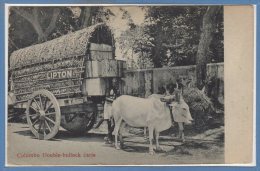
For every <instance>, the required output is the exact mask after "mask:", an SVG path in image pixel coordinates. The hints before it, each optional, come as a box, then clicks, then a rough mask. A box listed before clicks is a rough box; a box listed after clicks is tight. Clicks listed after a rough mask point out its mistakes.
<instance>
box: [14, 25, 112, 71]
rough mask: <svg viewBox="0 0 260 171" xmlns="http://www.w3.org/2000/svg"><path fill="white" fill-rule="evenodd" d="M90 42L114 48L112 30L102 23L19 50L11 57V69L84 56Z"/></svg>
mask: <svg viewBox="0 0 260 171" xmlns="http://www.w3.org/2000/svg"><path fill="white" fill-rule="evenodd" d="M100 33H101V34H100ZM90 42H91V43H98V44H101V43H104V44H107V45H111V46H112V47H114V41H113V36H112V33H111V30H110V29H109V28H108V26H107V25H105V24H103V23H100V24H96V25H93V26H90V27H87V28H85V29H82V30H79V31H76V32H73V33H70V34H67V35H64V36H61V37H59V38H57V39H53V40H51V41H47V42H44V43H41V44H36V45H33V46H30V47H26V48H23V49H19V50H17V51H15V52H13V53H12V54H11V56H10V68H11V69H14V68H19V67H23V66H27V65H31V64H36V63H41V62H45V61H49V60H53V59H63V58H68V57H73V56H82V55H85V54H86V51H87V49H88V43H90Z"/></svg>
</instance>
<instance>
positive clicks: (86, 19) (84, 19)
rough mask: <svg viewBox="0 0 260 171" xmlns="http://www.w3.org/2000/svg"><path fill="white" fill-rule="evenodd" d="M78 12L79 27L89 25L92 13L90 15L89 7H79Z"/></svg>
mask: <svg viewBox="0 0 260 171" xmlns="http://www.w3.org/2000/svg"><path fill="white" fill-rule="evenodd" d="M80 9H81V13H80V24H81V25H80V28H81V29H82V28H86V27H88V26H90V25H91V22H92V21H91V20H92V15H91V7H81V8H80Z"/></svg>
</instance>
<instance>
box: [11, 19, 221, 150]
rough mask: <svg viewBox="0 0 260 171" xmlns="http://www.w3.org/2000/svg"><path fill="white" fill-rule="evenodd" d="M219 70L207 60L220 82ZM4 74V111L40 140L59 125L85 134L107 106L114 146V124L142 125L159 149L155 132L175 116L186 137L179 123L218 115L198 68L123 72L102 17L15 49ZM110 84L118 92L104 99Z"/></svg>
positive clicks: (205, 121) (201, 123)
mask: <svg viewBox="0 0 260 171" xmlns="http://www.w3.org/2000/svg"><path fill="white" fill-rule="evenodd" d="M221 69H223V64H221V63H218V64H213V65H207V70H208V73H207V74H208V75H209V76H210V77H211V78H216V77H218V79H219V77H222V78H221V79H222V81H223V75H222V76H219V75H218V74H219V72H222V74H223V71H222V70H221ZM211 71H213V72H211ZM212 73H213V75H212ZM160 74H162V75H166V76H167V78H166V77H160ZM220 75H221V74H220ZM9 78H10V79H9V86H10V91H9V94H8V102H9V113H8V114H9V115H10V116H11V115H12V114H13V115H17V113H19V114H21V113H25V114H26V120H27V124H28V126H29V128H30V130H31V132H32V133H33V134H34V136H35V137H36V138H38V139H44V140H49V139H52V138H55V135H56V134H57V133H58V131H59V127H62V128H64V129H66V130H68V131H70V132H73V133H75V134H82V136H84V134H85V133H86V132H88V131H90V130H91V129H92V128H97V127H98V126H99V125H100V123H101V122H102V121H103V120H104V118H103V117H104V116H103V113H104V112H107V115H109V116H107V117H108V118H109V119H111V120H112V125H114V127H115V128H114V132H113V134H114V136H115V138H114V139H115V147H116V148H120V147H119V146H118V144H117V140H118V134H119V139H120V143H121V146H123V139H122V136H121V134H120V127H123V125H124V124H127V125H129V126H133V127H139V128H142V129H144V130H145V131H144V132H146V130H148V132H149V140H150V146H149V152H150V153H151V154H153V147H152V143H153V139H155V141H156V149H157V150H161V149H160V146H159V142H158V140H159V133H160V132H162V131H165V130H167V129H169V128H170V127H171V126H172V124H173V122H174V121H175V122H176V123H178V130H179V131H178V134H179V135H178V138H180V140H181V141H183V142H184V141H185V139H184V132H183V131H184V128H183V127H184V124H186V123H187V124H189V125H191V127H192V129H196V130H198V129H203V128H204V127H205V126H207V125H212V124H213V123H214V116H212V115H214V114H216V113H217V111H216V109H215V108H214V106H213V105H212V102H211V99H210V98H208V97H207V96H206V95H205V93H204V92H203V91H204V90H199V89H197V88H196V87H195V86H194V83H195V81H196V66H185V67H179V68H178V67H176V68H174V69H167V68H166V69H164V68H161V69H155V68H154V69H147V70H127V68H126V62H125V61H123V60H117V59H115V40H114V37H113V34H112V32H111V30H110V28H109V27H108V26H107V25H106V24H104V23H99V24H95V25H92V26H90V27H88V28H85V29H82V30H79V31H76V32H73V33H70V34H67V35H64V36H61V37H59V38H56V39H53V40H50V41H47V42H44V43H41V44H36V45H32V46H29V47H26V48H23V49H20V50H17V51H14V52H13V53H12V54H11V56H10V68H9ZM136 80H138V81H137V83H136ZM210 81H211V80H210V79H209V83H211V82H210ZM114 84H116V85H117V86H116V87H117V90H118V91H119V93H118V94H120V95H118V96H119V97H117V98H115V97H114V98H112V100H109V98H108V97H109V96H111V89H112V87H113V86H114ZM218 84H219V83H218ZM222 84H223V82H222ZM222 86H223V85H222ZM134 96H139V97H134ZM194 99H195V100H194ZM113 100H114V101H113ZM106 103H107V104H108V106H107V108H106V107H105V109H104V105H105V104H106ZM106 110H107V111H106ZM11 111H12V112H13V113H12V112H11ZM213 113H214V114H213ZM178 115H182V117H179V116H178ZM216 117H219V115H217V116H216ZM176 118H177V121H176ZM212 118H213V119H212ZM178 120H179V121H178ZM122 122H123V123H122ZM124 127H125V125H124ZM108 131H111V130H108Z"/></svg>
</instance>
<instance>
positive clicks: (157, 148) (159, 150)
mask: <svg viewBox="0 0 260 171" xmlns="http://www.w3.org/2000/svg"><path fill="white" fill-rule="evenodd" d="M156 151H158V152H165V151H164V150H163V148H162V147H156Z"/></svg>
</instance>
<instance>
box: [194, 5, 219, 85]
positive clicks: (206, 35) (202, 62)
mask: <svg viewBox="0 0 260 171" xmlns="http://www.w3.org/2000/svg"><path fill="white" fill-rule="evenodd" d="M220 9H221V7H220V6H210V7H208V9H207V11H206V13H205V14H204V16H203V26H202V33H201V35H200V41H199V46H198V52H197V59H196V66H197V67H196V76H197V87H198V88H199V89H200V90H201V89H202V88H203V87H204V85H205V81H206V76H207V57H208V54H209V46H210V43H211V41H212V34H213V32H214V29H215V27H214V26H215V21H216V14H217V13H218V12H219V10H220Z"/></svg>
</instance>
